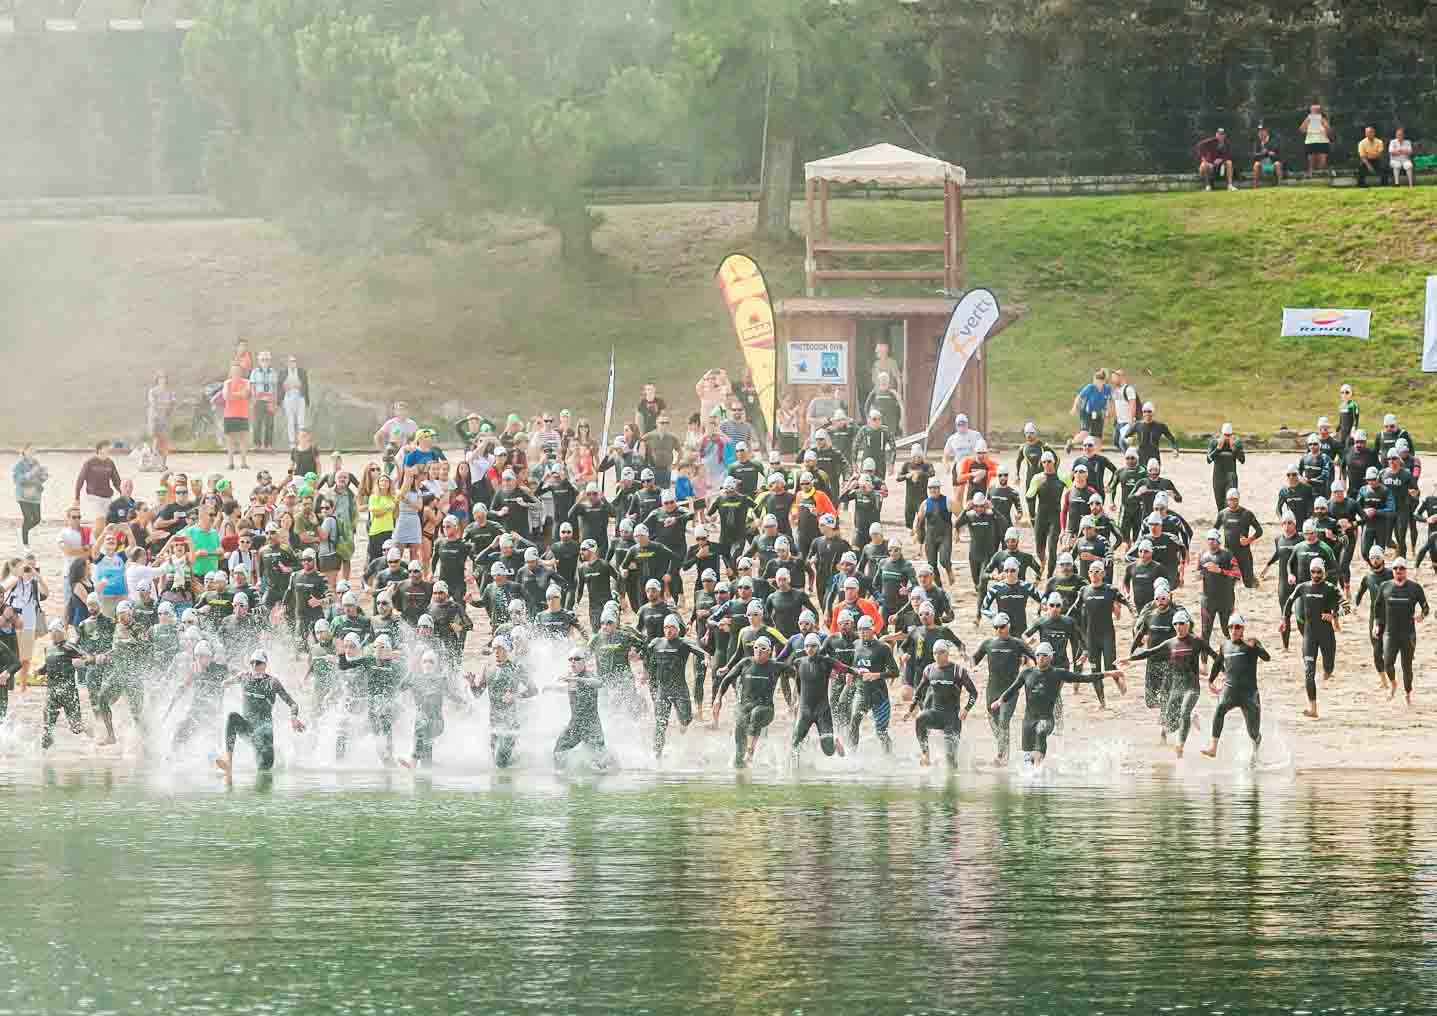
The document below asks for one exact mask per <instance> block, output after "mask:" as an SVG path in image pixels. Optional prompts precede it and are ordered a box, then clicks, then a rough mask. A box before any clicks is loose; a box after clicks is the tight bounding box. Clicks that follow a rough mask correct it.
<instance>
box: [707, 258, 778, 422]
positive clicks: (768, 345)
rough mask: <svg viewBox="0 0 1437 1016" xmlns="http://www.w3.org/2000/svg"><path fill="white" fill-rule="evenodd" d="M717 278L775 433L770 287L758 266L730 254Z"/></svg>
mask: <svg viewBox="0 0 1437 1016" xmlns="http://www.w3.org/2000/svg"><path fill="white" fill-rule="evenodd" d="M714 275H715V277H716V278H717V279H718V285H719V290H720V292H722V293H723V298H724V303H725V304H727V305H728V312H729V316H730V317H731V318H732V319H733V330H734V332H735V334H737V335H738V344H739V348H740V349H742V350H743V360H744V364H745V365H746V366H747V367H748V369H749V370H750V371H752V372H753V386H754V388H756V389H757V390H758V405H759V408H760V409H761V410H762V411H763V414H764V422H765V424H766V425H767V426H768V428H769V430H770V431H771V430H772V429H773V426H774V424H775V422H776V421H777V419H778V412H777V410H778V346H777V344H776V342H775V337H774V327H773V304H772V303H770V302H769V299H768V284H767V283H766V282H764V280H763V272H762V271H760V270H759V267H758V264H757V263H756V262H755V261H754V260H753V258H751V257H749V256H748V255H747V254H730V255H729V256H728V257H726V258H724V259H723V263H722V264H720V265H719V267H718V271H717V272H715V273H714Z"/></svg>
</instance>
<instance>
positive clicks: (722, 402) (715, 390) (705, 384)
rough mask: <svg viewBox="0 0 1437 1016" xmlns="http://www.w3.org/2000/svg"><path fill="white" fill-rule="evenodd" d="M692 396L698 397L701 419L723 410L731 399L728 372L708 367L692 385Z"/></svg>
mask: <svg viewBox="0 0 1437 1016" xmlns="http://www.w3.org/2000/svg"><path fill="white" fill-rule="evenodd" d="M694 394H695V395H697V396H698V397H699V416H700V417H701V418H702V419H705V420H707V419H708V418H709V417H710V416H712V415H713V412H714V410H715V409H718V410H723V409H725V408H726V407H727V406H728V403H729V399H730V398H732V397H733V385H732V384H730V383H729V379H728V372H727V371H726V370H724V369H723V368H722V367H710V368H709V369H708V370H706V371H704V376H703V377H701V378H699V380H698V383H697V384H695V385H694Z"/></svg>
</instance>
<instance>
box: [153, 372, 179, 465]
mask: <svg viewBox="0 0 1437 1016" xmlns="http://www.w3.org/2000/svg"><path fill="white" fill-rule="evenodd" d="M177 401H178V397H177V396H176V395H175V391H174V389H173V388H171V387H170V376H169V375H168V374H167V373H165V372H164V371H160V372H159V373H158V374H156V375H155V383H154V386H153V387H151V388H150V390H149V391H148V392H146V393H145V431H146V433H148V434H149V436H150V447H151V448H152V449H153V450H154V453H155V454H156V455H158V456H159V457H160V466H161V468H163V467H164V465H165V459H166V458H167V457H168V456H169V454H170V450H171V448H172V447H173V446H172V445H171V444H170V418H171V417H173V416H174V413H175V403H176V402H177Z"/></svg>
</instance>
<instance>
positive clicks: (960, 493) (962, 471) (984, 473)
mask: <svg viewBox="0 0 1437 1016" xmlns="http://www.w3.org/2000/svg"><path fill="white" fill-rule="evenodd" d="M997 475H998V460H997V459H995V458H993V456H991V455H989V454H988V442H987V441H983V440H980V441H979V442H978V443H977V444H975V445H974V446H973V454H972V455H969V456H968V457H967V458H965V459H964V460H963V461H962V462H961V463H959V465H958V479H957V481H956V485H955V490H954V491H953V493H954V494H955V495H956V496H957V498H958V504H959V505H960V506H961V507H966V506H967V504H968V499H969V498H970V497H972V496H973V495H974V494H975V493H976V492H978V491H980V490H981V491H982V492H983V493H985V494H986V493H988V487H989V485H991V484H992V482H993V480H994V478H995V477H996V476H997Z"/></svg>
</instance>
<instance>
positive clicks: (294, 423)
mask: <svg viewBox="0 0 1437 1016" xmlns="http://www.w3.org/2000/svg"><path fill="white" fill-rule="evenodd" d="M280 391H281V392H283V393H284V402H283V408H284V424H285V429H286V430H287V431H288V432H289V446H290V447H291V448H293V447H294V446H295V445H296V444H297V443H298V442H299V432H300V431H302V430H304V429H305V428H306V427H307V426H309V423H308V419H309V371H308V370H306V369H305V368H303V367H301V366H300V365H299V357H297V356H295V355H293V354H291V355H290V356H289V358H288V359H287V360H286V361H285V368H284V377H283V378H282V379H281V380H280Z"/></svg>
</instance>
